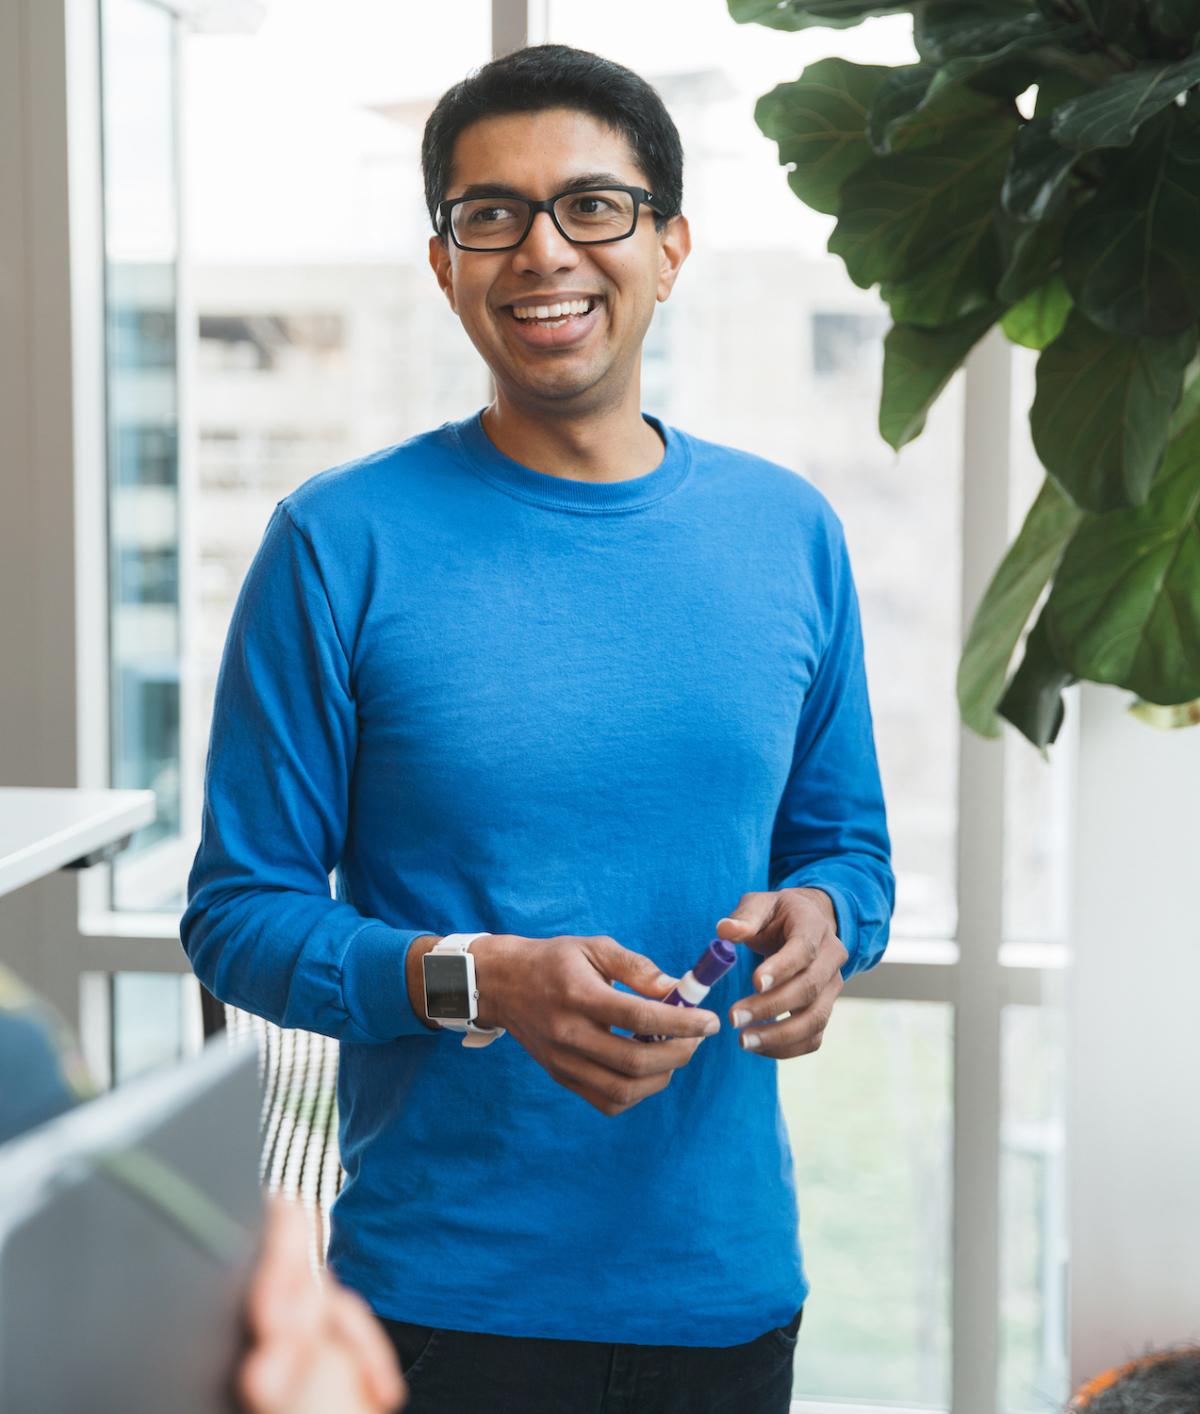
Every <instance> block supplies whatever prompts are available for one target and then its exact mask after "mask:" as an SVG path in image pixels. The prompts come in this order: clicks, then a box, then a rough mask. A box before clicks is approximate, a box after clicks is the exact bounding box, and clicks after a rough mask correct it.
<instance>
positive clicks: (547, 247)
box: [513, 211, 579, 272]
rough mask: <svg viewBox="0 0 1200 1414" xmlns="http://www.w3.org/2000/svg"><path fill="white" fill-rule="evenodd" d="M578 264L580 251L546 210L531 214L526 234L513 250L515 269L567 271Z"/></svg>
mask: <svg viewBox="0 0 1200 1414" xmlns="http://www.w3.org/2000/svg"><path fill="white" fill-rule="evenodd" d="M578 263H579V252H578V249H577V247H576V246H574V245H573V244H572V243H571V242H570V241H569V240H567V238H566V236H564V235H563V233H562V232H561V231H560V230H559V229H558V227H557V226H556V225H555V224H554V221H553V219H552V217H551V215H550V213H549V212H548V211H538V212H536V213H535V214H534V218H533V225H532V226H530V228H529V234H528V235H527V236H526V237H525V239H524V240H523V241H522V242H521V244H520V245H519V246H518V247H517V248H516V250H514V251H513V264H514V266H515V268H516V269H518V270H537V271H540V272H545V271H550V270H569V269H571V268H572V267H573V266H575V265H578Z"/></svg>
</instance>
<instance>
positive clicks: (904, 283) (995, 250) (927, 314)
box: [879, 211, 1003, 328]
mask: <svg viewBox="0 0 1200 1414" xmlns="http://www.w3.org/2000/svg"><path fill="white" fill-rule="evenodd" d="M961 236H962V238H961V240H960V241H958V243H957V244H956V245H955V246H954V247H953V248H952V249H951V250H949V251H948V252H946V253H944V254H943V255H942V256H941V257H940V258H939V259H937V260H931V261H927V262H926V263H925V264H924V265H922V266H921V267H920V269H919V270H918V271H917V272H916V273H915V274H914V275H909V276H908V277H907V278H906V279H904V280H885V281H884V282H883V284H882V285H881V286H880V287H879V293H880V294H881V295H882V296H883V298H884V300H885V301H886V302H887V306H888V309H889V311H890V312H891V316H892V318H893V319H894V320H895V322H896V323H897V324H917V325H920V326H922V327H924V328H940V327H942V326H943V325H946V324H952V323H954V322H955V321H956V320H959V319H963V318H965V317H966V316H967V315H968V314H974V313H975V312H976V311H977V310H980V309H985V308H987V307H988V306H989V305H991V304H992V303H993V301H994V298H995V295H994V291H995V288H996V282H997V280H998V279H999V278H1000V272H1001V270H1002V268H1003V267H1002V263H1001V257H1000V241H999V237H998V236H997V233H996V227H995V223H994V221H993V220H992V219H991V213H990V212H986V211H985V212H982V213H981V214H980V216H979V218H978V220H977V221H976V222H975V223H974V225H973V226H969V227H968V226H964V228H963V230H962V233H961Z"/></svg>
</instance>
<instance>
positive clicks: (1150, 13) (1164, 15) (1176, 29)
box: [1146, 0, 1200, 44]
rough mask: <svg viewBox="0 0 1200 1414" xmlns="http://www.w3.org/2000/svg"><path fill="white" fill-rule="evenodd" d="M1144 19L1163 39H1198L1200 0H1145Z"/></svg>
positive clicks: (1199, 30) (1199, 34)
mask: <svg viewBox="0 0 1200 1414" xmlns="http://www.w3.org/2000/svg"><path fill="white" fill-rule="evenodd" d="M1146 19H1147V20H1148V21H1149V23H1150V27H1151V28H1152V29H1154V30H1156V31H1157V32H1158V33H1159V34H1161V35H1162V36H1163V38H1164V39H1190V40H1191V41H1192V42H1193V44H1194V43H1196V41H1197V39H1200V0H1146Z"/></svg>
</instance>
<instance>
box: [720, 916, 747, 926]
mask: <svg viewBox="0 0 1200 1414" xmlns="http://www.w3.org/2000/svg"><path fill="white" fill-rule="evenodd" d="M722 923H732V924H733V926H734V927H735V928H741V927H743V926H744V920H743V919H741V918H718V919H717V927H718V928H719V927H720V926H721V924H722Z"/></svg>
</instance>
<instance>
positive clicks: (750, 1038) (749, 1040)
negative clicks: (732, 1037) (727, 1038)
mask: <svg viewBox="0 0 1200 1414" xmlns="http://www.w3.org/2000/svg"><path fill="white" fill-rule="evenodd" d="M761 1045H762V1040H761V1039H760V1037H759V1035H758V1032H757V1031H747V1032H746V1034H745V1035H744V1036H743V1037H742V1047H743V1049H744V1050H747V1051H757V1050H758V1048H759V1046H761Z"/></svg>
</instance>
